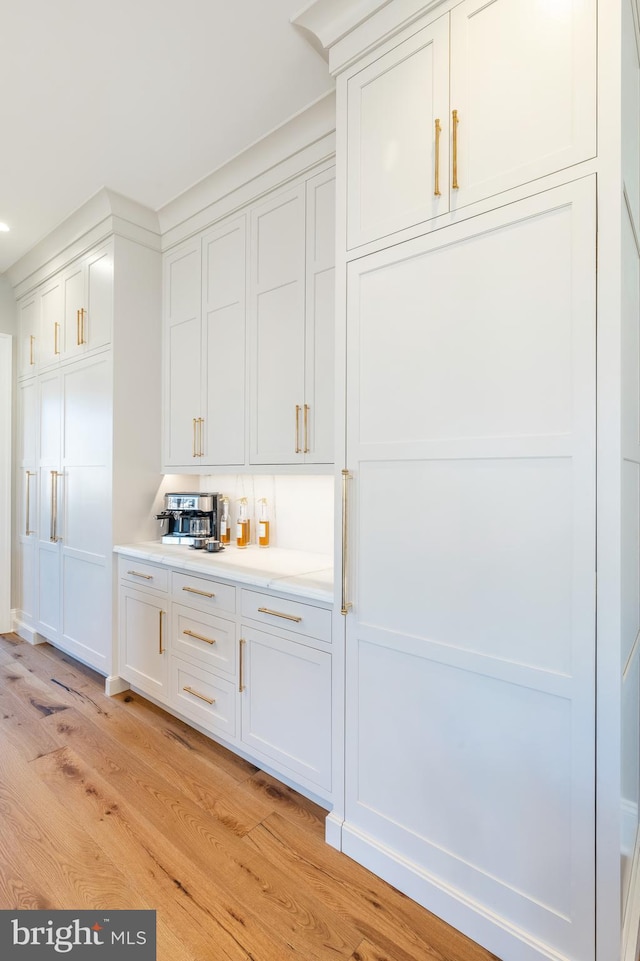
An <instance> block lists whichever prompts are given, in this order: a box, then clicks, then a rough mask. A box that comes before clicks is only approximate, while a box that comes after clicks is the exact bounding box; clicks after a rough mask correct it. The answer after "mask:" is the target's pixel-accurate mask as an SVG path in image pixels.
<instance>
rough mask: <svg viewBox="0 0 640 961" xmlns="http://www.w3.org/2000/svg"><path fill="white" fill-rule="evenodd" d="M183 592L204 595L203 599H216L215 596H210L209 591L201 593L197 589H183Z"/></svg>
mask: <svg viewBox="0 0 640 961" xmlns="http://www.w3.org/2000/svg"><path fill="white" fill-rule="evenodd" d="M182 590H183V591H188V592H189V594H202V596H203V597H215V596H216V595H215V594H210V593H209V592H208V591H199V590H198V589H197V588H196V587H183V588H182Z"/></svg>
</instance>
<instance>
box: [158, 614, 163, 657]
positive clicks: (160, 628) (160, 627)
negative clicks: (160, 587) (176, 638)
mask: <svg viewBox="0 0 640 961" xmlns="http://www.w3.org/2000/svg"><path fill="white" fill-rule="evenodd" d="M159 614H160V620H159V623H158V654H164V611H159Z"/></svg>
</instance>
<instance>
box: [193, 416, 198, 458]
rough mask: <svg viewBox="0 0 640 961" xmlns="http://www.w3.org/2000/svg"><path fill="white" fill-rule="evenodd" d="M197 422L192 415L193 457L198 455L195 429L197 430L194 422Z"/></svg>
mask: <svg viewBox="0 0 640 961" xmlns="http://www.w3.org/2000/svg"><path fill="white" fill-rule="evenodd" d="M197 423H198V421H197V420H196V418H195V417H194V418H193V456H194V457H197V456H198V455H197V453H196V430H197V427H196V424H197Z"/></svg>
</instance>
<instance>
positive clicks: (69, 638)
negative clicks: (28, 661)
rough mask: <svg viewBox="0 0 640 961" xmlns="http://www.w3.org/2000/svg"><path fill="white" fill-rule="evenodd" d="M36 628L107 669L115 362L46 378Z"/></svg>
mask: <svg viewBox="0 0 640 961" xmlns="http://www.w3.org/2000/svg"><path fill="white" fill-rule="evenodd" d="M38 398H39V416H38V421H37V422H38V425H39V483H38V490H39V496H40V505H39V512H38V516H39V526H38V549H37V578H36V585H37V595H38V621H37V628H38V631H39V632H40V633H42V634H43V635H44V636H45V637H47V638H49V640H51V641H54V642H58V643H59V644H60V645H61V646H63V647H64V648H65V650H67V651H69V653H72V654H74V655H75V656H78V657H80V658H81V659H82V660H84V661H87V662H88V663H91V664H93V665H94V666H95V667H98V668H101V667H102V668H103V669H104V668H105V667H106V662H107V656H108V653H109V647H110V642H111V635H110V630H109V616H108V597H109V580H110V576H111V575H110V571H111V558H110V550H111V508H110V505H109V503H108V501H106V498H107V497H108V495H109V492H110V489H111V479H110V478H111V474H110V469H111V465H110V458H111V430H112V425H111V410H112V395H111V358H110V357H109V355H108V354H107V355H105V354H102V355H98V356H96V357H93V358H87V359H86V360H84V361H82V362H81V363H77V364H71V365H67V366H64V367H62V368H61V369H59V370H51V371H48V372H45V373H43V374H41V376H40V378H39V382H38Z"/></svg>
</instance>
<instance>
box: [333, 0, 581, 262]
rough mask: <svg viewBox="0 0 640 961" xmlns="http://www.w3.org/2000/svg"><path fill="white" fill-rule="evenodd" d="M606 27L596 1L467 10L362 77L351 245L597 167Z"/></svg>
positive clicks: (512, 1) (372, 59)
mask: <svg viewBox="0 0 640 961" xmlns="http://www.w3.org/2000/svg"><path fill="white" fill-rule="evenodd" d="M595 27H596V23H595V3H593V2H584V3H579V4H576V3H562V4H556V5H555V6H554V7H553V9H552V5H551V4H549V3H531V2H530V0H494V2H493V3H489V4H487V3H485V0H466V2H463V3H459V4H457V5H456V6H455V7H454V8H453V9H452V10H451V13H450V14H445V15H444V16H441V17H439V18H438V19H436V20H435V21H433V22H431V23H429V24H428V25H426V26H424V27H423V29H422V30H420V31H418V32H413V33H411V34H410V35H409V36H407V35H406V33H405V34H404V36H405V39H403V40H402V41H401V42H398V40H397V39H395V40H393V41H390V42H389V43H388V44H387V47H386V48H384V53H382V54H381V52H380V51H377V52H376V53H375V54H371V55H370V56H369V57H368V62H367V63H366V65H363V64H362V63H360V64H359V65H358V66H357V67H356V68H353V69H352V70H351V72H350V73H349V74H348V76H345V78H344V79H343V82H344V83H346V85H347V111H348V120H347V137H348V148H347V165H348V179H349V191H348V212H347V221H348V227H347V238H348V239H347V245H348V247H350V248H352V247H356V246H358V245H360V244H364V243H366V242H368V241H371V240H376V239H378V238H381V237H384V236H387V235H389V234H391V233H393V232H395V231H397V230H400V229H402V228H403V227H410V226H413V225H415V224H418V223H421V222H423V221H426V220H428V219H430V218H432V217H435V216H437V215H438V214H443V213H446V212H447V211H449V210H451V211H454V212H455V211H456V210H458V209H461V208H464V207H465V206H467V205H468V204H471V203H474V202H475V201H478V200H482V199H485V198H488V197H493V196H495V195H497V194H499V193H501V192H502V191H505V190H508V189H509V188H511V187H515V186H517V185H519V184H524V183H527V182H529V181H532V180H534V179H536V178H539V177H542V176H545V175H546V174H549V173H552V172H553V171H555V170H559V169H562V168H564V167H568V166H570V165H572V164H576V163H578V162H580V161H582V160H586V159H587V158H589V157H593V156H594V155H595V136H596V128H595V108H596V99H595V76H596V73H595V70H596V58H595V49H596V31H595ZM541 64H544V81H543V82H542V81H541V82H532V79H531V78H532V77H536V76H538V75H539V72H540V65H541Z"/></svg>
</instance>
